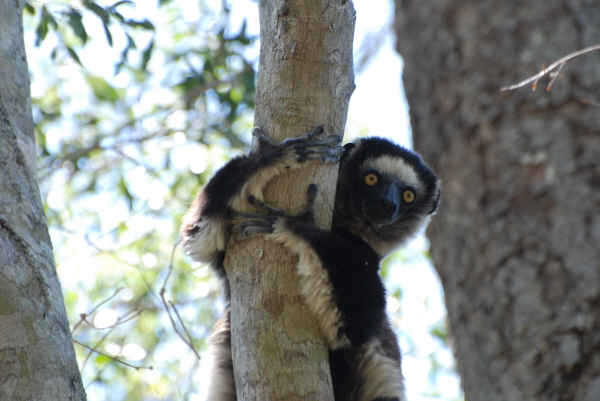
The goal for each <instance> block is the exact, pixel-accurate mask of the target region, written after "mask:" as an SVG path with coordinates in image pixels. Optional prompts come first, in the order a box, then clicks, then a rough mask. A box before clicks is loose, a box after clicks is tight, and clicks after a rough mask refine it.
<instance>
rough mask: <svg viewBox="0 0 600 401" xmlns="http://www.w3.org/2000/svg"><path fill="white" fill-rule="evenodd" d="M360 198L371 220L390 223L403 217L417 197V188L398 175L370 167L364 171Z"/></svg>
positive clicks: (379, 223) (376, 222)
mask: <svg viewBox="0 0 600 401" xmlns="http://www.w3.org/2000/svg"><path fill="white" fill-rule="evenodd" d="M359 187H360V198H361V201H362V206H363V210H364V212H365V215H366V216H367V218H368V219H369V221H370V222H371V223H372V224H373V225H376V226H382V225H388V224H392V223H394V222H395V221H396V220H397V219H399V218H401V217H402V216H403V215H404V213H405V212H406V211H407V210H408V209H409V208H410V207H411V206H412V205H413V204H414V202H415V199H416V198H417V192H416V190H415V188H413V187H411V186H409V185H406V184H405V183H404V182H403V181H402V180H400V179H399V178H398V177H395V176H394V175H391V174H385V173H381V172H379V171H378V170H376V169H368V170H365V171H364V172H363V173H362V176H361V179H360V183H359Z"/></svg>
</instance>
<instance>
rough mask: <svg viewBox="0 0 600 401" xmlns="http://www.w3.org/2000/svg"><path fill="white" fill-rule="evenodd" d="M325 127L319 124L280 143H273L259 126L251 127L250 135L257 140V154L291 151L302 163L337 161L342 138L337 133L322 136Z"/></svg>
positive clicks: (341, 150)
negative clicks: (311, 129)
mask: <svg viewBox="0 0 600 401" xmlns="http://www.w3.org/2000/svg"><path fill="white" fill-rule="evenodd" d="M324 132H325V128H323V127H322V126H319V127H317V128H315V129H314V130H313V131H312V132H310V133H309V134H306V135H304V136H301V137H298V138H290V139H286V140H285V141H283V142H281V143H278V144H276V143H274V142H273V141H271V140H270V139H269V138H267V137H266V136H265V134H264V133H263V132H262V130H261V129H260V128H259V127H254V128H253V129H252V135H253V136H254V137H256V139H257V140H258V151H259V154H261V155H263V156H264V157H269V156H270V154H271V152H272V151H273V152H275V153H279V152H282V153H292V154H295V155H296V160H295V161H296V162H298V163H303V162H305V161H307V160H311V161H319V162H323V163H337V162H339V161H340V157H341V156H342V154H343V153H344V148H343V147H341V146H340V143H341V142H342V138H341V137H340V136H339V135H332V136H329V137H323V136H322V135H323V133H324Z"/></svg>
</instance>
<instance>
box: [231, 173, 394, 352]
mask: <svg viewBox="0 0 600 401" xmlns="http://www.w3.org/2000/svg"><path fill="white" fill-rule="evenodd" d="M316 194H317V186H316V185H314V184H312V185H311V186H309V190H308V198H309V202H308V206H307V207H306V208H305V209H304V210H303V211H302V212H301V213H300V214H298V215H295V216H292V215H289V214H287V213H285V212H283V211H281V210H278V209H275V208H273V207H271V206H268V205H266V204H264V203H262V202H260V201H258V200H256V199H255V198H252V197H251V198H250V199H249V200H250V202H251V203H252V204H254V205H256V206H258V207H260V208H262V209H265V210H266V211H267V212H268V213H267V214H265V215H258V214H251V213H242V214H238V215H237V218H238V219H239V220H238V222H237V224H236V225H235V226H234V234H236V237H235V238H236V240H241V239H243V238H244V237H247V236H249V235H252V234H257V233H265V234H268V236H267V237H268V238H270V239H272V240H275V241H277V242H280V243H282V244H283V245H285V246H286V247H287V248H288V249H289V250H291V251H292V252H294V253H296V254H298V256H299V260H298V267H297V269H298V274H299V275H300V278H301V290H302V295H303V296H304V298H305V302H306V304H307V306H308V307H309V309H310V310H311V312H312V313H313V315H314V316H315V317H316V318H317V321H318V323H319V329H320V331H321V333H322V334H323V336H324V337H325V338H326V340H327V343H328V345H329V347H330V348H331V349H336V348H340V347H342V348H345V347H349V346H359V345H361V344H363V343H365V342H366V341H367V340H369V339H370V338H371V337H373V335H374V333H375V331H376V330H377V329H378V328H379V327H380V323H381V322H382V321H384V320H385V319H386V316H385V289H384V287H383V284H382V282H381V279H380V278H379V275H378V268H379V256H378V255H377V254H376V253H375V251H373V250H372V249H371V248H370V247H369V246H368V245H367V244H366V243H365V242H364V241H362V240H361V239H360V238H358V237H356V236H354V235H353V234H351V233H349V232H347V231H345V230H339V231H337V230H336V231H327V230H322V229H319V228H318V227H317V226H316V225H315V224H314V202H315V197H316Z"/></svg>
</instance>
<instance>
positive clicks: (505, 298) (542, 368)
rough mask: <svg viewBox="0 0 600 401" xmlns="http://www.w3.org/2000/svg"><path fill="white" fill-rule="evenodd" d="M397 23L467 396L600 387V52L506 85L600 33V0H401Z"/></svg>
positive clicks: (589, 394) (566, 395)
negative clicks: (530, 81) (438, 186)
mask: <svg viewBox="0 0 600 401" xmlns="http://www.w3.org/2000/svg"><path fill="white" fill-rule="evenodd" d="M396 30H397V36H398V50H399V52H400V53H401V54H402V56H403V57H404V62H405V67H404V85H405V88H406V95H407V98H408V101H409V104H410V109H411V121H412V126H413V132H414V142H415V147H416V148H417V150H418V151H420V152H421V153H422V154H423V156H424V158H425V160H427V161H428V162H430V163H431V164H432V165H433V167H434V168H435V170H436V171H437V172H438V174H439V175H440V176H441V178H442V182H443V188H444V190H443V196H442V198H443V202H442V204H441V205H440V209H439V213H438V216H436V217H435V218H434V220H433V223H432V225H431V226H430V230H429V232H428V235H429V238H430V239H431V242H432V256H433V260H434V263H435V266H436V268H437V270H438V272H439V275H440V277H441V279H442V283H443V286H444V290H445V293H446V303H447V306H448V316H449V321H450V327H451V331H452V336H453V341H454V348H455V353H456V357H457V361H458V368H459V371H460V373H461V375H462V378H463V387H464V390H465V393H466V396H467V399H468V400H472V401H487V400H497V401H512V400H526V401H531V400H565V401H566V400H569V401H578V400H581V401H583V400H586V401H593V400H598V399H600V319H599V317H600V280H599V275H600V109H599V108H598V107H592V106H589V105H584V104H582V103H581V102H580V99H582V98H587V99H590V98H592V99H593V98H595V99H598V96H599V94H600V74H598V71H600V53H598V52H596V53H591V54H589V55H586V56H582V57H580V58H577V59H575V60H572V61H571V62H569V63H568V65H567V66H566V67H565V68H564V70H563V75H564V76H563V77H560V78H558V80H557V81H556V82H555V83H554V87H553V89H552V90H551V91H550V92H545V91H544V90H543V89H539V90H538V91H536V92H532V91H531V89H529V88H522V89H520V90H517V91H514V92H508V93H500V92H499V88H500V87H501V86H503V85H506V84H512V83H514V82H517V81H520V80H521V79H524V78H526V77H527V76H528V75H533V74H534V73H536V72H537V71H538V70H540V69H541V68H542V66H543V63H544V62H552V61H554V60H555V59H558V58H560V57H561V56H563V55H566V54H567V53H570V52H572V51H574V50H577V49H580V48H583V47H586V46H589V45H592V44H595V43H600V2H599V1H597V0H596V1H575V0H574V1H562V2H556V1H533V0H524V1H511V2H498V1H492V0H466V1H462V0H461V1H458V0H454V1H434V2H424V1H416V0H412V1H411V0H407V1H402V0H396ZM545 84H546V82H541V83H540V85H539V86H540V87H541V88H543V87H544V86H545Z"/></svg>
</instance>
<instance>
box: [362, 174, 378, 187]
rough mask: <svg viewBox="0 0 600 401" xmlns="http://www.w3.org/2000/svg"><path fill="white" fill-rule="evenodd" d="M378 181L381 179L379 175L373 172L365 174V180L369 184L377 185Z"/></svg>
mask: <svg viewBox="0 0 600 401" xmlns="http://www.w3.org/2000/svg"><path fill="white" fill-rule="evenodd" d="M377 181H379V178H377V175H375V174H373V173H371V174H367V175H365V182H366V183H367V185H375V184H377Z"/></svg>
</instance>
